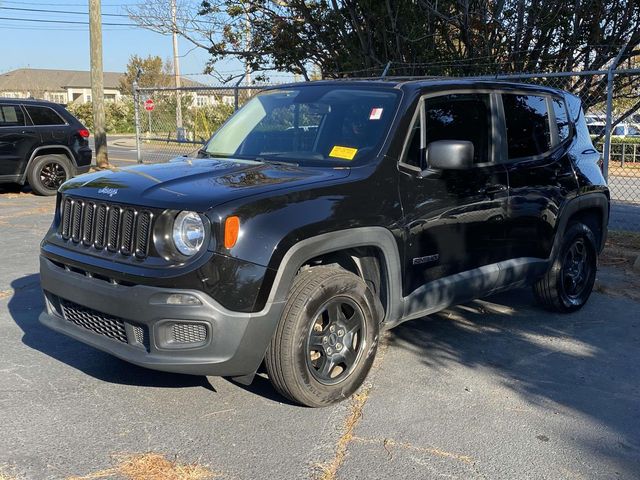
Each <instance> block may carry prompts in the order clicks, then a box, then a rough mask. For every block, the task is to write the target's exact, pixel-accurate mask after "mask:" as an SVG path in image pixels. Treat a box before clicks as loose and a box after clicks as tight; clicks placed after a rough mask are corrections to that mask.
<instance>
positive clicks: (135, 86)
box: [133, 78, 142, 163]
mask: <svg viewBox="0 0 640 480" xmlns="http://www.w3.org/2000/svg"><path fill="white" fill-rule="evenodd" d="M133 113H134V117H135V124H136V159H137V160H138V163H142V148H141V146H140V135H141V132H140V92H139V91H138V79H137V78H136V79H135V80H134V81H133Z"/></svg>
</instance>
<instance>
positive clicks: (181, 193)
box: [61, 158, 349, 212]
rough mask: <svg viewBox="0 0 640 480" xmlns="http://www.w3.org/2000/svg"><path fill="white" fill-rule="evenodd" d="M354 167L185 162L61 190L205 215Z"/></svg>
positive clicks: (124, 171) (121, 172)
mask: <svg viewBox="0 0 640 480" xmlns="http://www.w3.org/2000/svg"><path fill="white" fill-rule="evenodd" d="M348 175H349V170H348V169H331V168H312V167H305V168H301V167H297V166H295V165H273V164H268V163H262V162H254V161H248V160H232V159H219V160H218V159H190V158H183V159H179V160H174V161H171V162H169V163H159V164H149V165H136V166H133V167H125V168H115V169H113V170H104V171H100V172H95V173H90V174H87V175H81V176H79V177H76V178H73V179H71V180H69V181H68V182H66V183H65V184H64V185H63V186H62V187H61V192H63V193H65V194H70V195H77V196H80V197H84V198H93V199H98V200H102V201H111V202H114V203H124V204H130V205H142V206H147V207H150V208H153V207H155V208H172V209H179V210H195V211H199V212H204V211H206V210H208V209H210V208H212V207H215V206H216V205H220V204H222V203H226V202H228V201H230V200H235V199H237V198H242V197H247V196H250V195H258V194H260V193H264V192H267V191H274V190H280V189H283V188H290V187H296V186H299V185H305V184H311V183H316V182H323V181H327V180H334V179H339V178H344V177H347V176H348Z"/></svg>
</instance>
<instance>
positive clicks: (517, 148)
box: [502, 93, 551, 159]
mask: <svg viewBox="0 0 640 480" xmlns="http://www.w3.org/2000/svg"><path fill="white" fill-rule="evenodd" d="M502 104H503V106H504V117H505V124H506V129H507V149H508V156H509V159H513V158H524V157H533V156H536V155H541V154H543V153H546V152H548V151H549V150H550V149H551V131H550V128H549V112H548V111H547V99H546V97H543V96H538V95H519V94H510V93H505V94H503V95H502Z"/></svg>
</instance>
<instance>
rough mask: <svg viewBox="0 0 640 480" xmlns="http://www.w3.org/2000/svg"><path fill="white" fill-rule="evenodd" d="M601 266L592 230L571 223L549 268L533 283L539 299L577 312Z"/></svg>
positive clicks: (552, 306) (549, 305)
mask: <svg viewBox="0 0 640 480" xmlns="http://www.w3.org/2000/svg"><path fill="white" fill-rule="evenodd" d="M597 269H598V253H597V248H596V241H595V237H594V235H593V232H592V231H591V229H590V228H589V227H587V226H586V225H585V224H583V223H579V222H576V223H573V224H571V225H569V227H568V228H567V230H566V231H565V234H564V239H563V242H562V245H561V247H560V251H559V254H558V255H557V257H556V258H555V259H554V261H553V264H552V265H551V268H550V269H549V271H548V272H547V273H546V274H545V276H544V277H542V278H541V279H540V280H538V282H536V283H535V285H534V286H533V292H534V294H535V296H536V299H537V300H538V301H539V302H540V303H541V304H542V305H543V306H544V307H545V308H547V309H549V310H553V311H556V312H563V313H567V312H575V311H576V310H579V309H580V308H582V307H583V306H584V304H585V303H587V300H588V299H589V296H590V295H591V291H592V290H593V284H594V283H595V280H596V271H597Z"/></svg>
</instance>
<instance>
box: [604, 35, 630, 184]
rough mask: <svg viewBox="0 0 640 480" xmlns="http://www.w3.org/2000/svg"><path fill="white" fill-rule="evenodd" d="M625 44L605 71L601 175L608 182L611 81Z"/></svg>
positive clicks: (611, 101) (611, 107) (611, 102)
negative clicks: (604, 119)
mask: <svg viewBox="0 0 640 480" xmlns="http://www.w3.org/2000/svg"><path fill="white" fill-rule="evenodd" d="M627 45H628V42H627V44H625V45H624V47H622V48H621V49H620V51H619V52H618V55H616V58H615V59H614V60H613V62H611V65H609V68H608V69H607V120H606V123H605V128H604V152H603V155H604V164H603V167H602V170H603V171H602V173H603V174H604V179H605V180H607V181H609V155H610V154H611V117H612V115H613V80H614V70H615V69H616V68H618V62H619V61H620V57H622V54H623V53H624V51H625V50H626V49H627ZM622 148H623V150H624V146H623V147H622Z"/></svg>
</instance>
